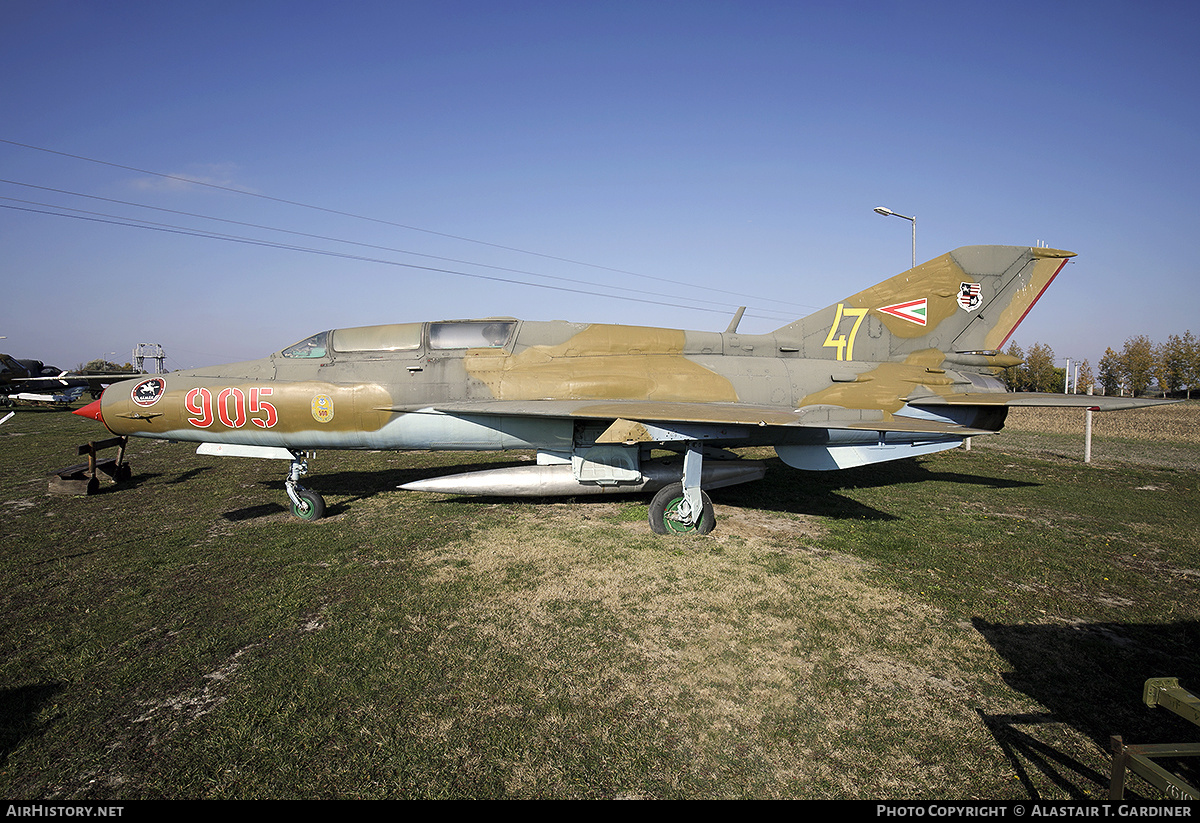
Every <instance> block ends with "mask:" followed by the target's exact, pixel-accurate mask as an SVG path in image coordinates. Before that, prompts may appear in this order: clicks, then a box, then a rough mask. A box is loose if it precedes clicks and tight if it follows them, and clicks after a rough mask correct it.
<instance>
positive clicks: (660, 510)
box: [650, 443, 717, 534]
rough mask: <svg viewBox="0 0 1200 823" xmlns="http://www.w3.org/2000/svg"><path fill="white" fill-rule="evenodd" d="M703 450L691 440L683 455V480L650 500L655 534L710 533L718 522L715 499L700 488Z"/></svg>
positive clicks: (662, 490) (663, 489)
mask: <svg viewBox="0 0 1200 823" xmlns="http://www.w3.org/2000/svg"><path fill="white" fill-rule="evenodd" d="M702 462H703V454H702V452H701V450H700V444H699V443H689V444H688V448H687V451H686V452H685V453H684V457H683V482H681V483H672V484H670V485H669V486H665V487H663V488H662V489H660V490H659V492H658V494H656V495H654V499H653V500H651V501H650V528H651V529H652V530H653V531H654V533H655V534H708V533H709V532H711V531H712V530H713V527H714V526H716V524H717V518H716V515H715V514H714V513H713V505H712V501H711V500H709V499H708V495H707V494H706V493H705V492H704V491H703V490H702V489H701V488H700V475H701V464H702Z"/></svg>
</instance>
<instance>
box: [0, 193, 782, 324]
mask: <svg viewBox="0 0 1200 823" xmlns="http://www.w3.org/2000/svg"><path fill="white" fill-rule="evenodd" d="M3 199H5V200H13V198H9V197H6V198H3ZM0 208H2V209H9V210H12V211H23V212H29V213H33V214H44V215H51V216H55V217H67V218H71V219H74V220H85V221H88V222H92V223H104V224H108V225H116V226H126V227H129V228H137V229H146V230H150V231H159V232H165V233H168V234H179V235H186V236H190V237H203V238H208V239H211V240H224V241H227V242H232V243H242V244H245V245H251V246H262V247H265V248H273V249H284V250H287V251H297V252H303V253H305V254H316V255H321V256H325V257H336V258H340V259H342V260H354V261H358V262H365V263H378V264H381V265H386V266H399V267H401V268H406V269H416V270H418V271H427V272H436V273H438V274H449V275H454V276H457V277H470V278H474V279H477V280H489V281H492V282H495V283H507V284H510V285H519V286H534V287H536V288H544V289H552V290H554V291H561V292H568V293H571V294H580V295H586V296H588V297H608V298H612V299H617V300H627V301H632V302H635V303H646V304H649V305H654V306H663V305H671V306H673V307H674V308H678V309H690V310H692V311H704V312H711V313H714V314H728V313H729V312H728V310H727V309H714V308H706V307H703V306H687V305H683V304H667V303H664V302H663V301H662V300H651V299H649V298H644V297H628V296H620V295H614V294H612V293H611V292H602V291H590V290H587V289H581V288H572V287H569V286H554V285H550V284H546V283H529V282H527V281H523V280H516V279H513V278H508V277H497V276H493V275H486V274H478V273H473V272H465V271H457V270H455V269H445V268H438V267H435V266H419V265H417V264H415V263H402V262H399V261H397V260H386V259H383V258H379V257H367V256H365V255H358V254H347V253H345V252H336V251H330V250H328V249H315V248H308V247H305V246H297V245H293V244H289V243H277V242H274V241H270V240H260V239H256V238H253V237H239V236H237V235H232V234H221V233H219V232H210V231H204V230H202V229H191V228H187V227H183V226H169V225H166V224H156V223H151V222H149V221H144V220H143V221H139V220H136V219H135V218H124V217H116V216H101V215H96V214H86V213H80V214H64V213H62V212H60V211H50V210H48V209H55V208H65V207H62V206H49V207H44V208H30V207H28V206H11V205H6V204H4V203H0ZM72 211H82V210H79V209H72ZM764 319H771V318H764Z"/></svg>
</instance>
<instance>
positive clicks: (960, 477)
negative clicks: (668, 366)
mask: <svg viewBox="0 0 1200 823" xmlns="http://www.w3.org/2000/svg"><path fill="white" fill-rule="evenodd" d="M762 462H764V463H765V465H766V467H767V475H766V477H765V478H764V479H763V480H760V481H755V482H751V483H745V484H741V485H737V486H729V487H725V488H721V489H714V490H711V491H710V492H709V494H710V496H712V498H713V499H714V501H716V502H720V503H724V504H726V505H730V506H736V507H741V508H746V509H759V510H764V511H775V512H781V513H788V514H800V515H815V516H821V517H830V518H845V519H859V520H861V519H866V520H896V519H899V518H900V517H901V515H898V514H892V513H889V512H886V511H882V510H879V509H876V508H873V507H872V506H869V505H867V504H864V503H862V502H859V501H856V500H854V499H852V498H851V497H849V496H848V495H847V494H846V492H847V491H849V490H855V489H870V488H882V487H887V486H896V485H907V484H920V483H931V482H945V483H956V484H962V485H976V486H986V487H988V488H993V489H1009V488H1022V487H1028V486H1037V485H1040V484H1039V483H1036V482H1033V481H1022V480H1012V479H1008V478H1002V477H994V476H989V475H986V474H963V473H960V472H945V471H932V470H930V469H929V468H928V467H927V466H926V465H925V462H924V460H923V459H921V458H915V459H905V460H898V461H895V462H892V463H885V464H879V465H875V466H865V467H861V468H855V469H845V470H842V471H833V472H805V471H799V470H796V469H792V468H790V467H788V466H787V465H785V464H784V463H783V461H781V460H779V459H778V458H770V459H767V460H765V461H762ZM528 465H530V462H529V461H528V460H524V461H522V460H512V461H503V462H478V461H475V462H460V463H455V464H444V465H439V466H423V467H413V468H390V469H383V470H378V471H371V470H364V471H335V472H331V473H328V474H323V473H321V472H320V471H319V470H316V471H314V472H313V473H312V474H310V475H308V477H307V479H306V481H305V485H307V486H309V487H311V488H313V489H314V490H315V491H318V492H320V493H321V494H322V495H326V496H334V497H344V498H346V499H343V500H340V501H339V502H338V503H337V504H336V506H335V507H334V508H331V509H330V514H333V513H336V512H338V511H345V510H346V509H347V508H351V507H353V504H354V502H355V501H357V500H365V499H368V498H370V497H372V496H374V495H377V494H379V493H381V492H392V491H395V490H396V488H397V487H398V486H401V485H403V484H405V483H409V482H412V481H415V480H424V479H426V478H430V477H442V476H446V475H451V474H458V473H461V472H470V471H476V470H482V469H504V468H513V467H517V466H528ZM263 484H264V485H266V486H267V487H269V488H271V489H274V490H277V491H279V492H280V493H281V494H285V492H284V482H283V478H282V476H280V478H279V479H278V480H270V481H264V482H263ZM651 496H652V495H651V493H650V492H631V493H629V494H628V495H625V494H599V495H588V494H581V495H568V496H564V497H553V498H550V497H519V498H518V497H504V496H502V495H480V496H475V497H473V498H472V499H474V500H477V501H479V502H481V503H495V502H504V503H509V504H512V505H526V506H528V505H544V504H545V503H547V502H562V501H565V500H574V501H575V502H577V503H588V502H600V501H612V500H614V499H627V500H636V499H638V498H639V497H640V498H643V499H644V500H645V501H646V502H649V500H650V498H651ZM456 497H457V496H456ZM255 516H262V513H261V512H260V513H258V514H253V513H252V514H248V515H246V516H245V517H244V518H238V519H246V518H250V517H255ZM226 517H232V518H236V517H237V513H236V512H231V513H228V514H227V515H226Z"/></svg>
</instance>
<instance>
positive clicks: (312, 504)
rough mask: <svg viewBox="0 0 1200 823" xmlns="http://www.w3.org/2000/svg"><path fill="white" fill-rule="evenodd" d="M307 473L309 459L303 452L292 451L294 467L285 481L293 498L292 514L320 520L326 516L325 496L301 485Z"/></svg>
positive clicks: (303, 518) (288, 492) (302, 518)
mask: <svg viewBox="0 0 1200 823" xmlns="http://www.w3.org/2000/svg"><path fill="white" fill-rule="evenodd" d="M305 474H308V461H307V460H305V459H304V456H303V452H292V468H291V470H290V471H289V472H288V476H287V480H285V481H284V486H285V487H286V488H287V494H288V497H289V498H291V500H292V514H294V515H295V516H296V517H299V518H300V519H301V520H310V521H311V520H320V519H321V518H322V517H324V516H325V498H323V497H321V495H319V494H317V493H316V492H315V491H313V490H312V489H306V488H305V487H304V486H301V485H300V478H301V477H302V476H303V475H305Z"/></svg>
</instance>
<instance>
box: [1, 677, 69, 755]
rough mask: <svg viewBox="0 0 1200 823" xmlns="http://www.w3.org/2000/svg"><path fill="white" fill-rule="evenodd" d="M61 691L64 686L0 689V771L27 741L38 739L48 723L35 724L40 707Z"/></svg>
mask: <svg viewBox="0 0 1200 823" xmlns="http://www.w3.org/2000/svg"><path fill="white" fill-rule="evenodd" d="M64 688H65V684H64V683H57V682H51V683H31V684H29V685H26V686H15V687H12V688H5V689H0V768H2V767H4V766H6V765H7V764H8V756H9V755H10V754H12V752H13V751H14V750H15V749H16V748H17V746H19V745H20V744H21V742H22V741H23V740H25V738H27V737H31V736H34V735H39V734H41V733H42V732H44V731H45V730H46V729H47V728H49V726H50V721H46V722H44V723H36V722H35V720H36V718H37V716H38V714H40V713H41V710H42V707H43V706H45V705H46V704H47V703H49V702H50V701H51V700H53V699H54V697H55V696H56V695H57V694H58V693H59V692H61V691H62V690H63V689H64Z"/></svg>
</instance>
